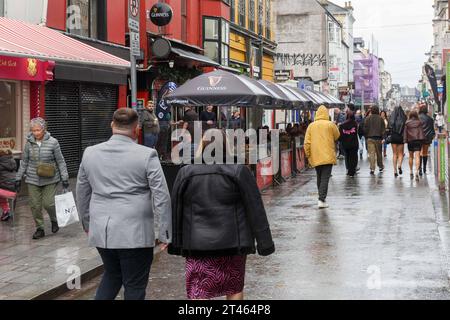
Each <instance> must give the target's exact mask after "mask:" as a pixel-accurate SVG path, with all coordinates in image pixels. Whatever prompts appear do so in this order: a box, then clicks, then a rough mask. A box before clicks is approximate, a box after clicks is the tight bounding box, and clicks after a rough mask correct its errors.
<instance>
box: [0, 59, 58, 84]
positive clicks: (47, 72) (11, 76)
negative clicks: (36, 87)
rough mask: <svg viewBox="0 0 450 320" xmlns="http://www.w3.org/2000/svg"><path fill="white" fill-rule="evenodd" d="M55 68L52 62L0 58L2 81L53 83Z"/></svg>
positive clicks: (0, 76)
mask: <svg viewBox="0 0 450 320" xmlns="http://www.w3.org/2000/svg"><path fill="white" fill-rule="evenodd" d="M54 67H55V63H54V62H52V61H40V60H37V59H32V58H17V57H8V56H0V79H8V80H23V81H51V80H53V68H54Z"/></svg>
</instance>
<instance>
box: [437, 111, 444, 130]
mask: <svg viewBox="0 0 450 320" xmlns="http://www.w3.org/2000/svg"><path fill="white" fill-rule="evenodd" d="M444 124H445V123H444V116H443V115H442V112H439V113H438V114H437V115H436V127H437V128H438V130H439V133H442V129H444Z"/></svg>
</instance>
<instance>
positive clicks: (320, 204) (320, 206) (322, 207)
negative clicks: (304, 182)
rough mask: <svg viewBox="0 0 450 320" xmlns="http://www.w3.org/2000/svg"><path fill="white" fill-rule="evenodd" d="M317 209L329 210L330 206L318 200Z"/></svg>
mask: <svg viewBox="0 0 450 320" xmlns="http://www.w3.org/2000/svg"><path fill="white" fill-rule="evenodd" d="M318 207H319V209H326V208H329V207H330V206H329V205H328V204H326V203H325V202H323V201H320V200H319V203H318Z"/></svg>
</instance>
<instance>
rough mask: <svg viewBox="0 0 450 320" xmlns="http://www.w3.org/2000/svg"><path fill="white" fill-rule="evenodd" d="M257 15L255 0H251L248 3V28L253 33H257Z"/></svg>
mask: <svg viewBox="0 0 450 320" xmlns="http://www.w3.org/2000/svg"><path fill="white" fill-rule="evenodd" d="M255 15H256V3H255V0H249V2H248V23H249V26H248V28H249V29H250V30H251V31H255Z"/></svg>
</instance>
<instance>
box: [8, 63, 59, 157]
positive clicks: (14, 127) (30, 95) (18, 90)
mask: <svg viewBox="0 0 450 320" xmlns="http://www.w3.org/2000/svg"><path fill="white" fill-rule="evenodd" d="M54 65H55V64H54V63H53V62H52V61H42V60H37V59H33V58H25V57H13V56H6V55H0V149H1V150H6V149H9V150H11V151H12V152H13V153H14V154H15V155H16V156H17V157H19V156H20V154H21V150H22V148H23V146H24V143H25V138H26V135H27V133H28V132H29V120H30V118H31V117H33V116H36V115H37V114H38V113H39V100H40V98H41V97H40V96H39V90H38V88H39V87H40V86H42V85H44V83H45V82H46V81H51V80H52V79H53V68H54Z"/></svg>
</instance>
